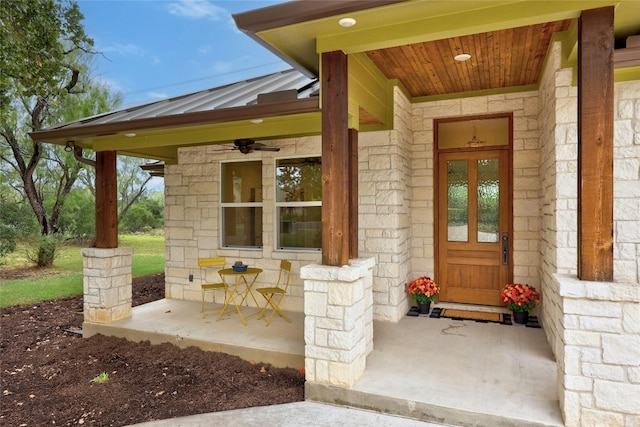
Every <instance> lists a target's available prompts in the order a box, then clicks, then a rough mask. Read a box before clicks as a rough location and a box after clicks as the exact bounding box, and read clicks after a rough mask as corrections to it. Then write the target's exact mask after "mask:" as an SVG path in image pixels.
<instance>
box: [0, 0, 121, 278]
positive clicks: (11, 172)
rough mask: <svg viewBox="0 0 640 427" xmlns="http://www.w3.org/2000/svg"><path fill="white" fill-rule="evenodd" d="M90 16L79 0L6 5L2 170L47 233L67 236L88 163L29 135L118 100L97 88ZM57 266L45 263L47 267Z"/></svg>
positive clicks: (12, 0) (11, 0)
mask: <svg viewBox="0 0 640 427" xmlns="http://www.w3.org/2000/svg"><path fill="white" fill-rule="evenodd" d="M82 19H83V16H82V14H81V13H80V9H79V8H78V5H77V4H76V3H75V2H69V3H66V4H61V3H58V2H55V1H54V0H4V1H1V2H0V70H1V72H2V79H1V80H0V159H1V160H2V165H0V172H1V173H2V174H3V175H4V177H5V179H7V180H8V181H10V182H11V186H12V187H13V188H14V189H16V190H17V191H19V192H20V193H21V194H22V195H23V196H24V197H25V198H26V199H27V200H28V201H29V204H30V205H31V208H32V210H33V212H34V213H35V216H36V218H37V220H38V223H39V224H40V229H41V234H42V235H43V236H47V235H51V234H55V233H58V232H59V231H60V230H59V220H60V213H61V211H62V209H63V206H64V201H65V198H66V197H67V195H68V194H69V192H70V191H71V189H72V188H73V187H74V185H75V183H76V181H77V179H78V176H79V175H80V171H81V168H82V166H81V164H80V163H78V162H77V161H76V160H75V159H73V157H72V156H71V155H70V154H69V153H64V152H63V151H62V150H61V149H60V148H59V147H53V146H47V145H44V144H42V143H41V142H35V141H32V140H31V139H30V138H29V137H28V136H27V132H29V131H37V130H40V129H42V128H44V127H46V126H48V125H53V124H55V123H59V122H61V121H64V120H65V119H66V120H69V119H77V118H80V117H83V116H88V115H93V114H96V113H99V112H103V111H106V107H108V106H110V105H113V104H114V103H117V99H113V98H111V96H110V95H109V93H108V91H107V90H106V89H105V88H103V87H99V86H96V85H94V86H91V84H90V81H89V79H88V77H89V76H88V68H89V67H88V64H89V58H90V56H91V55H92V54H94V52H93V51H92V46H93V40H91V39H90V38H89V37H88V36H87V35H86V34H85V32H84V28H83V27H82V25H81V20H82ZM83 94H84V95H85V96H84V97H83V96H82V95H83ZM88 95H91V96H88ZM49 200H53V202H51V203H49ZM45 258H46V257H45ZM52 262H53V259H52V258H51V259H48V258H47V259H42V260H40V259H39V260H38V264H39V265H43V266H47V265H51V263H52Z"/></svg>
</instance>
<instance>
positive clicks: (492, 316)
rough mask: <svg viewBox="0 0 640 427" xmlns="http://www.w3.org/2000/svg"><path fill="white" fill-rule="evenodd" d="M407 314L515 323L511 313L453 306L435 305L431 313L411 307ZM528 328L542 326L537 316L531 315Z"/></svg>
mask: <svg viewBox="0 0 640 427" xmlns="http://www.w3.org/2000/svg"><path fill="white" fill-rule="evenodd" d="M407 316H419V317H431V318H434V319H439V318H441V317H444V318H447V319H453V320H473V321H475V322H479V323H498V324H500V325H513V324H514V323H513V322H512V320H511V314H507V313H486V312H481V311H471V310H457V309H451V308H439V307H435V308H433V309H432V310H431V312H430V313H429V314H419V313H418V308H417V307H411V309H410V310H409V312H408V313H407ZM525 326H526V327H527V328H540V323H538V318H537V317H536V316H532V315H529V319H528V321H527V324H526V325H525Z"/></svg>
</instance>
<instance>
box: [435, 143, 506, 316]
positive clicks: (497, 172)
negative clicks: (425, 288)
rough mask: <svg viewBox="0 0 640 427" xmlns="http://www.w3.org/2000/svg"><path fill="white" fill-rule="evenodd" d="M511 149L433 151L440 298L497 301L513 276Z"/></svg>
mask: <svg viewBox="0 0 640 427" xmlns="http://www.w3.org/2000/svg"><path fill="white" fill-rule="evenodd" d="M509 155H510V150H509V147H508V146H507V147H501V148H497V147H496V149H487V148H481V149H478V148H477V149H472V148H469V149H456V150H445V151H443V152H439V153H438V155H437V159H438V160H437V161H438V163H437V166H438V169H437V174H438V176H437V226H436V230H437V236H436V238H437V247H438V259H437V275H436V277H437V282H438V283H439V285H440V286H441V292H440V300H441V301H448V302H458V303H471V304H482V305H502V304H501V301H500V290H501V289H502V287H503V286H504V285H505V284H507V283H508V282H509V280H510V278H511V277H512V270H511V235H510V234H511V233H510V230H511V218H510V211H511V208H510V206H511V205H510V200H509V199H510V196H511V195H510V187H509V179H510V162H509Z"/></svg>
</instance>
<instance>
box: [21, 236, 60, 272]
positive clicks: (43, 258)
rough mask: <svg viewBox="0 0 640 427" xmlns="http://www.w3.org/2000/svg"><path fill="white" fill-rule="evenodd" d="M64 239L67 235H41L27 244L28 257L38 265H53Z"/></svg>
mask: <svg viewBox="0 0 640 427" xmlns="http://www.w3.org/2000/svg"><path fill="white" fill-rule="evenodd" d="M64 241H65V237H64V236H62V235H60V234H47V235H42V236H39V237H37V238H35V239H33V240H32V241H31V242H30V244H29V245H28V246H27V249H26V258H27V259H28V260H29V261H30V262H32V263H34V264H35V265H36V266H37V267H52V266H53V261H54V260H55V259H56V256H57V255H58V249H60V248H61V247H62V245H63V244H64Z"/></svg>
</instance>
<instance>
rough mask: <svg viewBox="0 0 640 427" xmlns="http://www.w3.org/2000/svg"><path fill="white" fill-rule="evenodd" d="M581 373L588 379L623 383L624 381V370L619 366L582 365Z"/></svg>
mask: <svg viewBox="0 0 640 427" xmlns="http://www.w3.org/2000/svg"><path fill="white" fill-rule="evenodd" d="M582 373H583V374H584V375H585V376H587V377H589V378H597V379H603V380H610V381H623V380H624V379H625V370H624V369H623V368H622V367H620V366H612V365H602V364H597V363H583V364H582Z"/></svg>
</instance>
